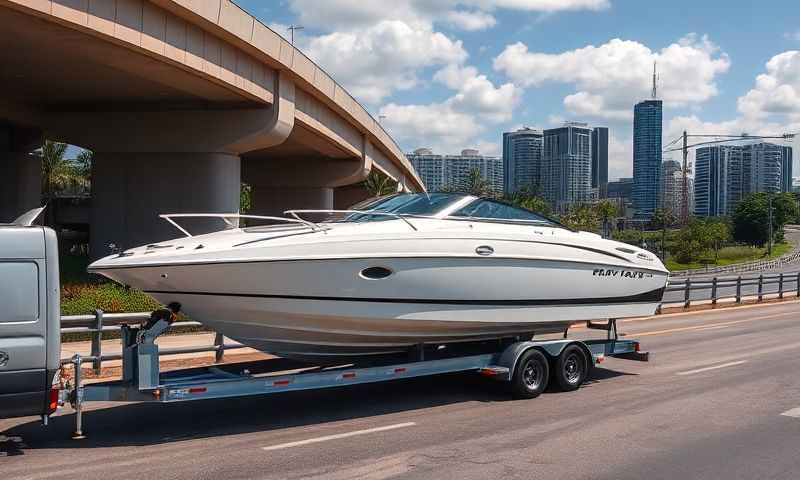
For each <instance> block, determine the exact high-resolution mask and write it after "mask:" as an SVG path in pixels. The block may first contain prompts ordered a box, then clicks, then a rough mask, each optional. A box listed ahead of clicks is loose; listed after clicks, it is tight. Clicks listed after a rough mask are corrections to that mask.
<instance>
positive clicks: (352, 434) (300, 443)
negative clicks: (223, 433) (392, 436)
mask: <svg viewBox="0 0 800 480" xmlns="http://www.w3.org/2000/svg"><path fill="white" fill-rule="evenodd" d="M416 424H417V423H416V422H406V423H395V424H394V425H386V426H385V427H375V428H367V429H365V430H355V431H352V432H346V433H337V434H335V435H326V436H324V437H316V438H309V439H307V440H299V441H297V442H288V443H280V444H278V445H270V446H268V447H261V449H262V450H265V451H271V450H282V449H284V448H292V447H300V446H303V445H310V444H312V443H320V442H327V441H329V440H339V439H341V438H348V437H355V436H357V435H366V434H369V433H377V432H385V431H387V430H396V429H398V428H406V427H413V426H414V425H416Z"/></svg>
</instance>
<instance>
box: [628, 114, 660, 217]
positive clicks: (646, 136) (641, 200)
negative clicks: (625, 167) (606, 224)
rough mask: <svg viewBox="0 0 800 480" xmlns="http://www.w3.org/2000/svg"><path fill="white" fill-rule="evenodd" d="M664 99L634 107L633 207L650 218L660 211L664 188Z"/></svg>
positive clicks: (639, 213)
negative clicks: (659, 193)
mask: <svg viewBox="0 0 800 480" xmlns="http://www.w3.org/2000/svg"><path fill="white" fill-rule="evenodd" d="M661 109H662V103H661V100H645V101H643V102H639V103H637V104H636V106H635V107H634V108H633V207H634V209H635V210H636V216H637V217H642V218H650V217H652V216H653V213H654V212H655V210H656V208H658V190H659V186H660V185H661V145H662V143H661V122H662V114H661Z"/></svg>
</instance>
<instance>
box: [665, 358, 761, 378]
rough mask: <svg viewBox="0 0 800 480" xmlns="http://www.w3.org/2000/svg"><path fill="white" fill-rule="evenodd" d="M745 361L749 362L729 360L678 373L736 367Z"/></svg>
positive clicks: (689, 373) (687, 373) (684, 373)
mask: <svg viewBox="0 0 800 480" xmlns="http://www.w3.org/2000/svg"><path fill="white" fill-rule="evenodd" d="M743 363H747V360H738V361H736V362H728V363H723V364H721V365H713V366H711V367H703V368H697V369H694V370H687V371H685V372H678V373H677V374H676V375H694V374H695V373H702V372H707V371H709V370H716V369H718V368H727V367H734V366H736V365H741V364H743Z"/></svg>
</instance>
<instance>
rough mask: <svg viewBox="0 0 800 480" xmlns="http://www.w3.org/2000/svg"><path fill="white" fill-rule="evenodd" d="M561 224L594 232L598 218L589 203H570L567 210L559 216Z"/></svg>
mask: <svg viewBox="0 0 800 480" xmlns="http://www.w3.org/2000/svg"><path fill="white" fill-rule="evenodd" d="M559 220H560V221H561V223H562V224H564V225H565V226H567V227H569V228H571V229H573V230H583V231H586V232H596V231H597V225H598V222H599V219H598V218H597V212H595V209H594V208H592V207H591V206H589V205H583V204H575V205H570V207H569V208H568V209H567V211H566V212H565V213H564V214H563V215H561V217H560V218H559Z"/></svg>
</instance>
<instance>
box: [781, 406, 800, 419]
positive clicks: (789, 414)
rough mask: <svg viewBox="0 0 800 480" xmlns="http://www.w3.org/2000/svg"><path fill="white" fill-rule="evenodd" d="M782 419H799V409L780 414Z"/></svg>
mask: <svg viewBox="0 0 800 480" xmlns="http://www.w3.org/2000/svg"><path fill="white" fill-rule="evenodd" d="M781 415H783V416H784V417H794V418H800V407H797V408H793V409H791V410H786V411H785V412H783V413H781Z"/></svg>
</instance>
